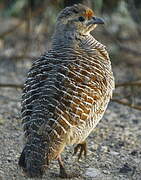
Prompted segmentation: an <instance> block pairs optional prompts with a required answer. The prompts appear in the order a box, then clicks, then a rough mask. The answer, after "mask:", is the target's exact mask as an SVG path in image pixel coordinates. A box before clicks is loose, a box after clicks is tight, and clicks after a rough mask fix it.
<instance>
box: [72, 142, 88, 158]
mask: <svg viewBox="0 0 141 180" xmlns="http://www.w3.org/2000/svg"><path fill="white" fill-rule="evenodd" d="M79 150H80V152H79V153H78V160H79V159H80V158H81V157H82V154H84V156H85V158H86V156H87V143H86V141H84V142H83V143H81V144H77V146H76V147H75V148H74V153H73V155H75V154H77V152H78V151H79Z"/></svg>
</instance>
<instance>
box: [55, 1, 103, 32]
mask: <svg viewBox="0 0 141 180" xmlns="http://www.w3.org/2000/svg"><path fill="white" fill-rule="evenodd" d="M98 24H104V21H103V20H102V19H101V18H98V17H96V16H95V14H94V12H93V11H92V10H91V9H90V8H88V7H86V6H84V5H82V4H77V5H73V6H70V7H66V8H65V9H63V10H62V11H61V12H60V14H59V15H58V18H57V25H56V28H57V29H58V28H59V29H61V30H65V31H71V32H77V33H79V34H82V35H87V34H89V33H90V32H91V31H92V30H94V29H95V27H96V26H97V25H98Z"/></svg>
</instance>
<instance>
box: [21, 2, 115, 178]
mask: <svg viewBox="0 0 141 180" xmlns="http://www.w3.org/2000/svg"><path fill="white" fill-rule="evenodd" d="M102 24H104V20H103V19H102V18H99V17H97V16H95V13H94V11H93V10H92V9H91V8H89V7H87V6H85V5H83V4H74V5H73V6H69V7H66V8H64V9H63V10H62V11H61V12H60V13H59V15H58V17H57V21H56V25H55V31H54V34H53V36H52V41H51V47H50V49H49V50H48V51H47V52H45V53H44V54H43V55H41V56H40V57H39V58H38V59H36V60H35V61H34V62H33V64H32V66H31V68H30V70H29V72H28V74H27V79H26V81H25V84H24V88H23V94H22V102H21V119H22V125H23V131H24V137H25V142H24V148H23V151H22V153H21V155H20V158H19V162H18V164H19V166H20V167H21V168H22V169H23V172H24V173H25V175H26V176H27V177H30V178H34V177H38V178H41V177H42V176H43V174H44V173H45V171H46V169H47V168H48V166H49V164H50V162H51V161H53V160H58V163H59V166H60V174H58V176H60V177H61V178H70V177H71V176H72V175H71V173H70V174H69V173H68V172H66V170H65V167H64V163H63V160H62V159H61V154H62V152H63V151H64V148H65V147H66V146H68V145H73V146H74V154H77V153H78V159H79V158H81V157H82V155H84V156H86V155H87V142H86V139H87V137H88V136H89V134H90V133H91V132H92V131H93V130H94V128H95V127H96V125H97V124H98V122H99V121H100V119H101V118H102V117H103V115H104V112H105V110H106V108H107V105H108V103H109V101H110V99H111V98H112V94H113V90H114V87H115V83H114V82H115V80H114V75H113V71H112V67H111V61H110V58H109V54H108V52H107V50H106V46H105V45H103V44H102V43H100V42H99V41H98V40H96V39H95V38H94V36H93V35H92V34H91V32H92V31H93V30H94V29H95V28H96V27H97V25H102Z"/></svg>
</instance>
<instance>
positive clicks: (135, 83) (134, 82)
mask: <svg viewBox="0 0 141 180" xmlns="http://www.w3.org/2000/svg"><path fill="white" fill-rule="evenodd" d="M126 86H141V81H131V82H125V83H119V84H116V88H118V87H126Z"/></svg>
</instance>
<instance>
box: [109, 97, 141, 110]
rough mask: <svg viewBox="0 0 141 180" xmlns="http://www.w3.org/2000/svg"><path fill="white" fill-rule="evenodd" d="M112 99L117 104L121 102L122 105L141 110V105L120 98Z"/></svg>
mask: <svg viewBox="0 0 141 180" xmlns="http://www.w3.org/2000/svg"><path fill="white" fill-rule="evenodd" d="M112 101H113V102H116V103H118V104H122V105H124V106H128V107H130V108H133V109H137V110H140V111H141V106H137V105H134V104H130V103H128V102H124V101H122V100H119V99H115V98H113V99H112Z"/></svg>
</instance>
